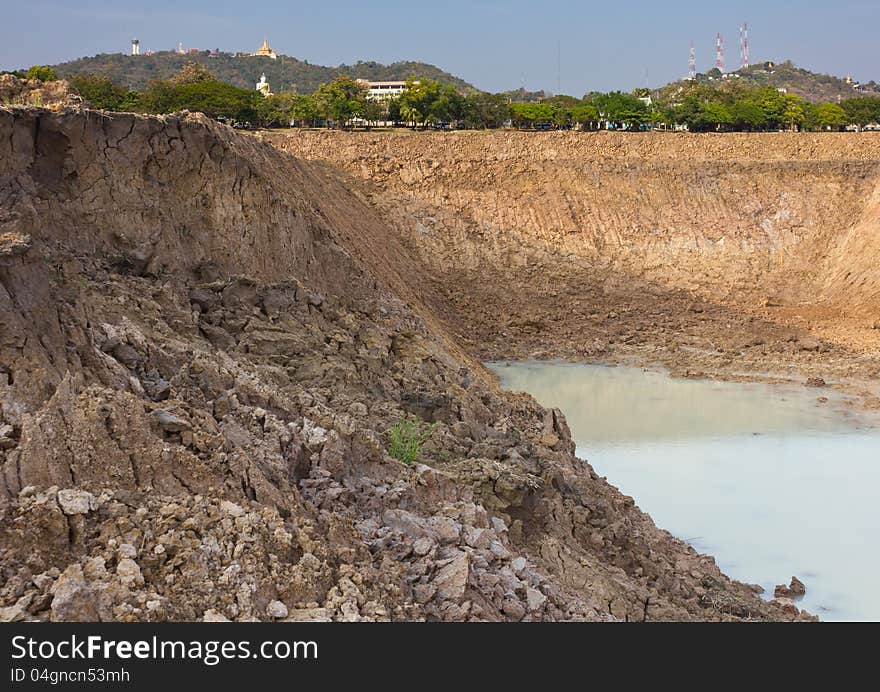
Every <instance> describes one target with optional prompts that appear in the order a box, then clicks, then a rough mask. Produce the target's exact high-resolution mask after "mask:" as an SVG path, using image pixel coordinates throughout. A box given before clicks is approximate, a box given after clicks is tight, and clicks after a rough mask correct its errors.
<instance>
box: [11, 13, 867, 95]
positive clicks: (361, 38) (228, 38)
mask: <svg viewBox="0 0 880 692" xmlns="http://www.w3.org/2000/svg"><path fill="white" fill-rule="evenodd" d="M0 10H2V11H0V17H2V23H0V69H18V68H21V67H28V66H30V65H33V64H54V63H58V62H62V61H65V60H71V59H75V58H79V57H83V56H89V55H95V54H97V53H115V52H129V50H130V40H131V39H132V38H133V37H137V38H139V39H140V42H141V50H142V51H144V50H147V49H153V50H170V49H173V48H176V47H177V44H178V42H181V41H182V42H183V44H184V45H185V46H186V47H187V48H189V47H196V48H200V49H205V48H211V49H213V48H219V49H220V50H223V51H245V50H246V51H253V50H256V49H257V48H258V47H259V45H260V44H261V43H262V40H263V38H264V37H267V38H268V39H269V43H270V45H271V46H272V48H273V49H275V50H276V51H278V52H280V53H284V54H286V55H291V56H294V57H296V58H299V59H301V60H308V61H309V62H311V63H316V64H321V65H331V66H335V65H339V64H341V63H353V62H357V61H358V60H365V61H366V60H375V61H377V62H382V63H389V62H395V61H398V60H420V61H424V62H428V63H432V64H435V65H437V66H438V67H440V68H442V69H444V70H447V71H448V72H451V73H453V74H455V75H457V76H459V77H462V78H463V79H465V80H466V81H468V82H470V83H472V84H474V85H475V86H477V87H479V88H481V89H485V90H487V91H503V90H507V89H516V88H519V87H521V86H524V87H525V88H526V89H528V90H538V89H544V90H546V91H549V92H553V93H566V94H572V95H574V96H582V95H583V94H584V93H586V92H589V91H594V90H596V91H608V90H611V89H624V90H631V89H633V88H635V87H640V86H646V85H647V86H652V87H656V86H661V85H663V84H665V83H667V82H669V81H672V80H674V79H679V78H682V77H684V76H686V74H687V63H688V52H689V48H690V43H691V41H693V42H694V45H695V48H696V55H697V69H698V70H699V71H700V72H705V71H707V70H709V69H711V68H712V67H714V65H715V35H716V33H718V32H719V31H720V32H721V33H722V34H723V35H724V38H725V53H726V57H727V66H728V68H736V67H738V63H739V26H740V25H741V24H742V23H743V22H747V23H748V25H749V43H750V45H751V62H753V63H754V62H758V61H760V60H774V61H782V60H786V59H790V60H793V61H794V62H795V64H797V65H798V66H800V67H805V68H807V69H810V70H814V71H817V72H826V73H829V74H835V75H839V76H844V75H847V74H851V75H852V76H853V78H854V79H857V80H862V81H868V80H871V79H874V80H878V81H880V41H878V40H877V38H876V37H877V31H878V26H880V0H836V1H835V2H832V3H829V2H827V0H826V1H824V2H819V1H817V0H800V1H799V2H794V1H790V0H739V1H737V0H728V1H726V2H719V3H715V4H712V3H708V2H702V3H700V2H693V1H691V2H687V3H681V2H656V0H655V1H653V2H645V1H644V0H623V1H621V0H616V1H615V0H606V1H605V2H588V1H586V0H581V1H580V2H571V1H564V0H544V1H543V2H540V0H538V1H536V0H530V1H526V0H507V1H501V0H495V1H483V0H471V1H467V0H439V1H438V2H412V0H410V1H409V2H403V1H401V0H382V1H381V2H364V1H363V0H358V1H357V2H355V1H353V0H333V2H308V3H306V2H301V3H297V2H290V0H286V1H282V0H260V1H259V2H242V0H237V1H235V2H228V1H226V0H211V1H204V0H198V1H195V2H183V1H182V0H178V1H177V2H173V1H169V0H141V1H140V2H125V1H123V0H116V1H111V0H103V1H102V2H97V1H95V0H75V1H73V2H62V1H60V0H27V1H21V0H0Z"/></svg>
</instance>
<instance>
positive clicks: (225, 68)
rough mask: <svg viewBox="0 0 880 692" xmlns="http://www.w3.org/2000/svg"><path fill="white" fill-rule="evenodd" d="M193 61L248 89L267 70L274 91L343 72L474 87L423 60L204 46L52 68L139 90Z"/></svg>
mask: <svg viewBox="0 0 880 692" xmlns="http://www.w3.org/2000/svg"><path fill="white" fill-rule="evenodd" d="M189 62H196V63H199V64H201V65H204V66H205V67H206V68H207V69H208V70H210V72H211V73H213V74H214V76H216V77H217V79H219V80H220V81H223V82H227V83H229V84H234V85H235V86H238V87H242V88H245V89H253V87H254V84H255V83H256V82H257V81H259V79H260V75H261V74H263V73H265V74H266V79H267V80H268V81H269V83H270V84H271V85H272V89H273V90H274V91H283V90H287V89H290V88H291V86H294V85H295V86H296V89H297V91H298V92H300V93H311V92H312V91H314V90H315V89H317V88H318V85H319V84H322V83H325V82H329V81H330V80H332V79H333V77H335V76H336V75H337V74H339V73H340V72H342V73H345V74H347V75H350V76H352V77H359V78H363V79H369V80H376V81H382V80H396V79H407V78H409V77H421V78H423V79H432V80H436V81H439V82H441V83H443V84H451V85H453V86H455V87H456V88H457V89H459V90H460V91H465V92H470V91H475V88H474V86H473V85H471V84H468V83H467V82H465V81H464V80H463V79H459V78H458V77H456V76H454V75H451V74H449V73H448V72H445V71H443V70H441V69H440V68H439V67H435V66H434V65H428V64H426V63H422V62H396V63H393V64H391V65H381V64H379V63H376V62H358V63H356V64H354V65H339V66H338V67H325V66H323V65H312V64H309V63H308V62H305V61H302V60H297V59H296V58H291V57H289V56H281V55H279V56H278V59H277V60H272V59H271V58H265V57H250V56H238V57H237V56H235V55H233V54H232V53H219V54H216V55H211V54H209V53H208V52H207V51H203V52H200V53H187V54H183V55H180V54H178V53H175V52H173V51H162V52H157V53H154V54H153V55H137V56H132V55H124V54H122V53H102V54H100V55H96V56H94V57H91V58H80V59H79V60H71V61H70V62H64V63H60V64H58V65H54V67H55V70H56V71H57V73H58V75H59V76H60V77H63V78H67V77H71V76H73V75H77V74H95V75H100V76H105V77H109V78H110V79H112V80H113V81H114V82H116V83H117V84H120V85H124V86H127V87H129V88H131V89H136V90H139V91H140V90H143V88H144V87H145V86H146V85H147V83H148V82H149V81H150V80H152V79H167V78H169V77H172V76H173V75H175V74H177V73H178V72H179V71H180V68H181V67H183V66H184V65H185V64H187V63H189Z"/></svg>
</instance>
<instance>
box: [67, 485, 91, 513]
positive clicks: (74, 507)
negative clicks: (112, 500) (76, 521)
mask: <svg viewBox="0 0 880 692" xmlns="http://www.w3.org/2000/svg"><path fill="white" fill-rule="evenodd" d="M58 504H59V505H60V506H61V511H62V512H64V513H65V514H66V515H68V516H73V515H75V514H88V513H89V512H91V511H94V510H95V509H96V507H97V505H98V503H97V500H96V499H95V496H94V495H92V494H91V493H90V492H87V491H85V490H76V489H75V488H65V489H64V490H59V491H58Z"/></svg>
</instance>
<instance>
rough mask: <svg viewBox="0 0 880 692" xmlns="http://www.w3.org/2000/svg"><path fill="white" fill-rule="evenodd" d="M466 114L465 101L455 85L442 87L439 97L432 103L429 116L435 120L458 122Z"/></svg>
mask: <svg viewBox="0 0 880 692" xmlns="http://www.w3.org/2000/svg"><path fill="white" fill-rule="evenodd" d="M464 115H465V101H464V97H462V96H461V94H459V93H458V92H457V91H456V90H455V87H452V86H449V85H446V86H443V87H440V89H439V92H438V94H437V97H436V98H435V99H434V101H433V102H432V103H431V105H430V108H429V110H428V116H429V118H430V119H431V120H432V121H433V122H443V123H450V122H458V121H460V120H461V119H462V118H464Z"/></svg>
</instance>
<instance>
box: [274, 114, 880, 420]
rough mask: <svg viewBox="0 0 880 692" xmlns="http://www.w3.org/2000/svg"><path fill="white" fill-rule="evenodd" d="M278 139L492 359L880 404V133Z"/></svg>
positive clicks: (310, 135) (303, 135)
mask: <svg viewBox="0 0 880 692" xmlns="http://www.w3.org/2000/svg"><path fill="white" fill-rule="evenodd" d="M267 137H268V139H270V140H271V141H272V142H273V143H275V144H276V146H278V147H280V148H281V149H282V150H284V151H287V152H290V153H292V154H294V155H295V156H297V157H300V158H306V159H311V160H313V161H315V162H316V163H321V165H322V166H324V169H325V170H326V171H327V174H328V175H334V176H336V177H337V179H338V180H339V181H340V182H341V183H342V184H345V185H347V186H349V187H351V188H352V189H353V190H356V191H357V192H358V194H359V195H360V196H361V197H362V198H363V199H364V200H367V201H369V202H370V203H371V204H372V205H373V206H374V207H375V208H376V209H377V210H379V212H380V213H381V214H382V216H383V218H384V219H385V220H386V221H387V222H388V224H389V225H391V226H393V227H395V228H396V229H397V230H398V233H399V235H400V237H401V238H402V241H401V242H403V243H404V244H405V246H406V247H408V248H409V249H410V251H411V252H412V253H413V255H414V256H416V257H418V258H419V259H420V262H421V266H422V267H423V274H424V276H422V277H419V279H418V280H419V281H421V282H422V283H423V284H424V285H425V286H429V287H432V288H433V295H435V296H437V299H436V300H435V301H434V303H433V306H434V309H435V311H436V313H437V314H439V315H442V316H443V318H444V320H445V323H446V325H447V326H448V327H449V328H450V329H451V330H452V331H454V332H455V333H456V334H458V335H459V337H460V339H461V340H463V341H464V342H465V343H467V344H468V345H469V348H470V349H471V350H472V351H473V352H476V353H478V354H480V355H482V356H483V357H494V358H505V357H565V358H570V359H583V358H588V359H591V360H615V361H626V360H633V361H636V362H641V363H651V364H656V363H661V364H664V365H667V366H668V367H670V368H672V369H673V370H674V371H676V372H679V373H686V372H688V371H690V372H699V373H709V374H718V375H720V376H725V377H734V376H736V377H739V376H742V374H743V373H752V374H754V375H756V376H761V375H766V374H768V373H773V374H774V376H777V375H780V374H782V375H783V376H791V377H795V378H797V377H808V376H822V377H825V378H826V379H828V380H829V381H831V382H834V383H835V386H838V385H839V386H840V387H842V388H848V389H850V390H852V391H855V392H856V393H859V394H861V395H862V396H863V398H864V400H865V402H866V403H868V404H869V405H872V406H876V405H878V403H880V400H878V399H877V396H878V394H880V390H878V388H877V383H876V380H877V378H878V376H880V367H878V363H880V361H878V355H880V330H878V329H877V328H876V327H877V326H878V325H880V308H878V306H880V302H878V300H877V298H878V286H880V284H878V276H877V269H876V267H877V262H876V259H877V257H878V250H880V247H878V245H877V243H878V240H877V238H878V236H877V227H878V226H877V219H878V217H877V208H878V205H877V194H878V190H880V138H876V137H874V136H872V135H870V134H867V135H862V134H820V135H807V134H789V133H780V134H761V135H723V136H717V135H676V134H663V133H644V134H634V133H630V134H627V133H608V132H602V133H570V132H567V133H563V132H560V133H506V132H487V133H414V134H407V133H339V132H321V131H297V132H291V133H288V134H276V135H271V136H267ZM431 293H432V292H431V291H426V290H423V291H422V294H423V295H428V294H431ZM786 373H787V374H786Z"/></svg>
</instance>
